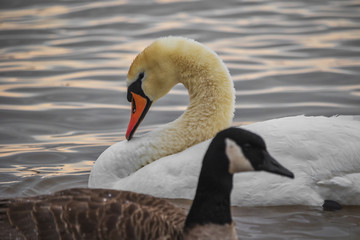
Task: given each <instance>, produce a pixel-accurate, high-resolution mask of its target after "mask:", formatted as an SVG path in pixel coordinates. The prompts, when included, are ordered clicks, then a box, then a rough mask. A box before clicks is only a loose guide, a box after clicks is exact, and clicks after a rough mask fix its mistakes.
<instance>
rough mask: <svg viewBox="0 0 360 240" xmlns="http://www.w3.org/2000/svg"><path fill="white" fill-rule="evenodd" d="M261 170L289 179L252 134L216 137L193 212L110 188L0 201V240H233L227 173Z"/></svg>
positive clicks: (230, 181)
mask: <svg viewBox="0 0 360 240" xmlns="http://www.w3.org/2000/svg"><path fill="white" fill-rule="evenodd" d="M251 171H267V172H270V173H274V174H277V175H280V176H285V177H288V178H294V174H293V173H292V172H291V171H289V170H288V169H286V168H285V167H283V166H282V165H281V164H279V162H278V161H277V160H275V159H274V158H273V157H272V156H271V155H270V154H269V153H268V151H267V148H266V145H265V142H264V140H263V139H262V138H261V137H260V136H258V135H257V134H254V133H252V132H250V131H247V130H244V129H240V128H228V129H225V130H223V131H221V132H219V133H218V134H217V135H216V136H215V137H214V139H213V140H212V142H211V143H210V145H209V148H208V150H207V152H206V154H205V156H204V159H203V162H202V168H201V171H200V175H199V178H198V185H197V190H196V194H195V198H194V201H193V203H192V206H191V208H190V210H189V212H188V214H187V216H186V214H185V212H184V210H183V209H182V208H179V207H176V206H175V205H173V204H171V203H169V202H168V201H167V200H164V199H159V198H155V197H153V196H151V195H144V194H140V193H134V192H128V191H118V190H109V189H90V188H82V189H81V188H80V189H68V190H63V191H59V192H56V193H54V194H53V195H45V196H37V197H31V198H17V199H10V200H2V201H0V226H1V228H2V229H1V231H0V238H1V239H4V240H5V239H15V238H16V239H24V238H26V239H59V238H61V239H188V240H190V239H237V235H236V231H235V225H234V223H233V221H232V218H231V211H230V193H231V190H232V187H233V174H235V173H240V172H251Z"/></svg>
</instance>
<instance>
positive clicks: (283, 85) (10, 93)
mask: <svg viewBox="0 0 360 240" xmlns="http://www.w3.org/2000/svg"><path fill="white" fill-rule="evenodd" d="M168 35H181V36H185V37H190V38H194V39H196V40H198V41H200V42H202V43H204V44H205V45H207V46H208V47H210V48H212V49H213V50H214V51H216V52H217V53H218V54H219V55H220V57H221V58H222V59H223V60H224V62H225V64H226V65H227V66H228V68H229V69H230V73H231V75H232V77H233V80H234V82H235V88H236V112H235V119H234V122H235V124H236V125H238V124H246V123H250V122H256V121H263V120H267V119H271V118H278V117H283V116H291V115H300V114H306V115H326V116H331V115H337V114H360V1H359V0H339V1H335V0H333V1H332V0H328V1H320V0H312V1H309V0H298V1H285V0H284V1H282V0H271V1H270V0H243V1H215V0H208V1H205V0H198V1H190V0H189V1H176V0H158V1H145V0H132V1H126V0H118V1H110V0H104V1H86V0H85V1H65V0H63V1H54V0H52V1H51V0H47V1H45V0H31V1H25V0H2V1H1V3H0V197H1V198H7V197H16V196H29V195H35V194H45V193H51V192H54V191H56V190H59V189H64V188H69V187H86V186H87V180H88V176H89V171H90V169H91V167H92V165H93V163H94V161H95V160H96V159H97V157H98V156H99V154H100V153H101V152H102V151H103V150H105V149H106V148H107V147H108V146H109V145H111V144H113V143H114V142H117V141H121V140H123V139H124V134H125V131H126V127H127V123H128V120H129V115H130V110H129V109H130V105H129V103H128V102H127V100H126V84H125V79H126V73H127V69H128V67H129V65H130V64H131V62H132V60H133V58H134V57H135V56H136V54H137V53H138V52H140V51H141V50H142V49H143V48H144V47H145V46H147V45H148V44H150V43H151V42H152V41H153V40H154V39H155V38H158V37H161V36H168ZM187 104H188V97H187V92H186V90H185V88H184V87H182V86H180V85H178V86H176V87H175V88H174V89H173V90H172V91H171V92H170V94H168V95H167V96H166V97H164V98H163V99H161V100H159V101H158V102H157V103H156V104H155V105H153V107H152V108H151V110H150V112H149V113H148V115H147V116H146V118H145V120H144V121H143V123H142V125H141V127H140V129H139V130H138V132H137V133H138V134H139V133H140V132H146V131H148V130H151V129H154V128H155V127H156V126H159V125H162V124H165V123H167V122H169V121H171V120H174V119H176V118H177V117H178V116H179V115H180V114H181V113H182V112H183V111H184V110H185V109H186V106H187ZM359 215H360V209H359V208H358V207H354V208H346V209H344V210H342V211H338V212H334V213H328V212H322V211H321V209H319V208H313V207H282V208H281V207H280V208H236V209H234V216H235V220H236V223H237V230H238V233H239V235H240V236H242V237H243V238H244V239H262V238H263V239H358V237H359V236H360V230H359V229H360V217H359Z"/></svg>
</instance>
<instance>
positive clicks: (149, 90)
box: [89, 37, 360, 206]
mask: <svg viewBox="0 0 360 240" xmlns="http://www.w3.org/2000/svg"><path fill="white" fill-rule="evenodd" d="M153 44H154V45H155V46H153V45H150V47H148V48H146V49H145V50H144V51H143V52H142V53H140V55H138V56H137V57H136V58H135V60H134V62H133V64H132V65H131V67H130V70H129V75H128V85H129V88H128V99H129V100H130V101H132V104H133V105H138V104H137V103H136V102H137V100H136V99H137V97H134V98H132V97H131V95H132V93H133V92H137V93H138V94H140V96H143V98H144V99H146V98H148V99H147V100H146V101H149V102H153V101H155V100H157V99H158V98H159V97H161V96H163V95H164V94H166V92H167V91H168V89H169V88H170V86H169V85H167V84H163V83H159V82H163V81H171V82H177V81H179V82H181V83H183V84H184V85H185V87H187V88H188V90H189V95H190V105H189V107H188V109H187V110H186V112H185V113H184V114H183V115H182V116H181V117H180V118H179V119H177V120H175V121H174V122H171V123H169V124H167V125H164V126H163V127H160V128H158V129H155V130H154V131H152V132H149V133H148V134H146V135H144V136H141V137H133V138H132V139H131V137H132V136H133V134H134V132H135V130H136V127H137V126H138V124H139V123H140V122H141V120H142V118H143V117H144V116H141V117H140V116H137V117H138V118H136V116H135V117H134V115H135V114H139V113H137V112H136V113H135V114H132V115H133V116H132V117H131V120H130V124H129V128H128V131H127V138H128V139H131V140H130V141H122V142H119V143H116V144H114V145H112V146H111V147H109V148H108V149H107V150H105V151H104V152H103V153H102V154H101V155H100V157H99V158H98V160H97V161H96V162H95V165H94V167H93V169H92V171H91V174H90V178H89V187H107V188H113V189H122V190H131V191H135V192H141V193H147V194H152V195H154V196H157V197H166V198H187V199H193V197H194V190H195V188H196V179H197V172H198V171H199V169H200V167H201V160H202V157H203V156H204V153H205V151H206V149H207V147H208V145H209V140H207V139H210V138H212V137H213V136H214V135H215V133H214V132H217V131H220V130H221V129H222V128H226V127H227V126H229V125H230V124H231V119H232V117H233V111H234V99H235V97H234V89H233V85H232V81H231V77H230V75H229V72H228V70H227V68H226V67H225V65H224V64H223V62H222V61H221V60H220V59H219V57H218V56H217V55H216V54H215V53H214V52H213V51H212V50H210V49H208V48H207V47H205V46H204V45H202V44H199V43H197V42H195V41H193V40H189V39H185V38H179V37H168V38H161V39H159V40H156V41H155V42H154V43H153ZM185 46H186V47H185ZM157 53H159V54H157ZM154 55H155V56H154ZM170 56H171V57H170ZM175 56H177V57H175ZM153 58H155V62H152V61H153ZM173 58H176V59H182V60H183V61H185V63H184V62H182V61H177V62H176V64H174V61H172V60H171V59H173ZM184 59H188V60H184ZM194 59H196V60H194ZM162 61H164V62H165V63H164V65H162V64H160V63H162ZM188 61H190V62H192V64H190V65H191V66H187V64H186V63H187V62H188ZM144 62H145V63H144ZM149 62H151V64H150V63H149ZM149 64H150V65H149ZM197 64H199V65H200V66H197ZM193 65H194V66H193ZM184 66H186V67H185V68H184ZM205 66H208V67H209V68H207V71H200V70H199V69H202V67H205ZM202 70H203V69H202ZM179 71H180V73H179ZM189 71H190V72H189ZM213 71H215V72H213ZM153 74H155V75H153ZM154 76H156V80H155V79H154V78H153V77H154ZM164 76H165V78H166V79H163V77H164ZM174 76H175V77H174ZM173 77H174V78H175V79H176V80H177V81H175V80H168V79H172V78H173ZM158 79H160V80H158ZM183 79H187V80H186V81H185V80H183ZM199 79H200V80H199ZM204 79H206V80H205V81H204ZM219 79H220V80H219ZM148 80H149V82H147V81H148ZM150 81H152V82H154V84H153V83H151V82H150ZM212 81H215V83H212ZM218 81H220V82H218ZM155 82H156V83H155ZM217 82H218V83H219V84H216V83H217ZM162 85H165V86H166V91H164V88H163V87H159V86H162ZM154 86H156V87H154ZM211 86H213V87H214V88H215V89H213V90H211V92H216V94H209V95H208V91H207V89H208V88H211ZM157 89H159V91H161V93H157ZM217 91H220V92H222V93H223V94H220V93H217ZM150 104H151V103H150ZM198 104H200V108H197V105H198ZM145 105H146V104H145ZM133 108H134V107H133ZM144 109H145V108H144ZM135 110H136V111H137V110H138V108H137V109H135ZM147 110H148V109H147ZM147 110H146V111H147ZM133 112H134V110H133ZM208 113H211V114H208ZM207 114H208V115H207ZM189 116H191V117H189ZM221 116H222V118H221ZM134 119H138V120H137V122H136V121H135V120H134ZM208 119H209V120H210V121H207V120H208ZM219 119H220V121H218V120H219ZM184 122H186V123H184ZM221 123H222V125H221ZM242 127H244V128H246V129H248V130H251V131H253V132H255V133H257V134H259V135H261V136H263V138H264V139H265V140H266V141H267V143H268V145H269V146H270V148H269V149H271V150H270V151H271V154H272V155H273V156H275V158H276V159H279V161H280V163H281V164H282V165H284V166H285V167H288V168H290V169H292V171H293V172H294V174H295V175H296V179H295V180H294V181H289V180H284V179H282V178H279V177H278V176H263V175H262V174H253V173H250V172H249V173H246V174H242V175H238V176H235V178H234V184H235V186H239V188H235V189H234V191H233V194H232V204H233V205H238V206H269V205H314V206H320V205H322V204H323V203H324V201H325V200H334V201H338V202H339V203H341V204H343V205H360V197H359V196H360V186H359V184H358V183H359V182H360V117H359V116H333V117H324V116H316V117H309V116H293V117H283V118H279V119H272V120H267V121H263V122H257V123H254V124H249V125H246V126H242ZM206 133H209V134H208V135H206ZM194 139H195V140H194ZM174 145H175V146H174ZM191 145H194V146H191ZM175 148H176V149H175ZM154 160H156V161H154ZM268 181H270V182H271V183H270V184H268V185H266V183H267V182H268ZM264 186H266V187H264ZM237 189H246V191H240V190H239V191H238V190H237ZM274 190H276V191H274Z"/></svg>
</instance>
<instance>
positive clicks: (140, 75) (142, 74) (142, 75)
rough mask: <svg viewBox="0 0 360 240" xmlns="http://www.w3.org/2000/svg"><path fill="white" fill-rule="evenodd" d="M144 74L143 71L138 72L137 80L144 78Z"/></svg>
mask: <svg viewBox="0 0 360 240" xmlns="http://www.w3.org/2000/svg"><path fill="white" fill-rule="evenodd" d="M144 76H145V73H144V72H142V73H140V74H139V77H138V80H140V81H141V80H142V79H143V78H144Z"/></svg>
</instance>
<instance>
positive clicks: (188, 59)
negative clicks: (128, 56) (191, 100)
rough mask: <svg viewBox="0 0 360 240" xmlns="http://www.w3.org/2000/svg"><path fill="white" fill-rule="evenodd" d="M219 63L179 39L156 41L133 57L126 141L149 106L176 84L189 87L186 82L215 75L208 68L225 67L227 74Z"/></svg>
mask: <svg viewBox="0 0 360 240" xmlns="http://www.w3.org/2000/svg"><path fill="white" fill-rule="evenodd" d="M220 62H221V64H222V61H221V60H219V58H218V57H217V55H216V54H215V53H214V52H213V51H211V50H210V49H208V48H207V47H205V46H204V45H202V44H200V43H198V42H196V41H194V40H191V39H187V38H183V37H164V38H159V39H157V40H155V41H154V42H153V43H152V44H150V45H149V46H148V47H146V48H145V49H144V50H143V51H142V52H141V53H140V54H139V55H137V56H136V58H135V59H134V61H133V63H132V64H131V66H130V69H129V72H128V75H127V85H128V92H127V98H128V101H129V102H131V103H132V111H131V119H130V123H129V126H128V130H127V133H126V138H127V139H128V140H130V139H131V137H132V135H133V134H134V132H135V131H136V128H137V127H138V126H139V124H140V122H141V121H142V120H143V118H144V117H145V115H146V113H147V111H148V110H149V108H150V106H151V104H152V103H153V102H154V101H156V100H158V99H159V98H161V97H162V96H164V95H165V94H167V93H168V92H169V91H170V89H171V88H173V87H174V86H175V85H176V84H177V83H180V82H181V83H183V84H184V85H185V87H187V88H189V86H190V85H191V84H192V83H193V82H192V83H189V82H190V81H188V79H199V78H201V77H202V78H204V76H206V75H215V74H208V72H206V71H208V69H214V68H219V69H221V70H223V69H224V68H225V71H226V72H227V69H226V67H224V65H221V64H220ZM219 65H221V66H220V67H219ZM213 77H217V76H216V75H215V76H213ZM194 91H195V90H194Z"/></svg>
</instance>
